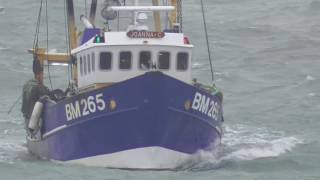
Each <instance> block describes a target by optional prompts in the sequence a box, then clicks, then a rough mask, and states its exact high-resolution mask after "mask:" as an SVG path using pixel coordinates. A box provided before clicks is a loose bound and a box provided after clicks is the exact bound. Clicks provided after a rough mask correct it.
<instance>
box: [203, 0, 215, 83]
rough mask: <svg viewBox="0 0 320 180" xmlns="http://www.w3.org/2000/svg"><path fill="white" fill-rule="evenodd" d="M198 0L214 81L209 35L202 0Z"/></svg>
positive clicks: (212, 74)
mask: <svg viewBox="0 0 320 180" xmlns="http://www.w3.org/2000/svg"><path fill="white" fill-rule="evenodd" d="M200 2H201V9H202V19H203V25H204V31H205V35H206V41H207V50H208V56H209V63H210V69H211V78H212V82H213V81H214V72H213V66H212V59H211V51H210V43H209V36H208V31H207V23H206V17H205V12H204V5H203V0H200Z"/></svg>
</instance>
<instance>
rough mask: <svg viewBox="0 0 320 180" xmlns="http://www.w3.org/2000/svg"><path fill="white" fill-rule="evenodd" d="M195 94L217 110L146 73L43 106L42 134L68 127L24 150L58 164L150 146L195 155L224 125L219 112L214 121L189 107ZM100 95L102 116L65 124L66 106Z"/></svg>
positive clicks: (187, 89)
mask: <svg viewBox="0 0 320 180" xmlns="http://www.w3.org/2000/svg"><path fill="white" fill-rule="evenodd" d="M197 92H199V93H201V94H203V95H205V96H207V97H210V99H212V100H214V101H215V102H217V103H218V104H219V105H220V106H221V103H222V102H221V100H220V99H219V97H218V96H215V95H211V94H208V93H207V92H205V91H203V90H200V89H198V88H196V87H194V86H191V85H189V84H186V83H183V82H181V81H178V80H176V79H174V78H172V77H169V76H167V75H164V74H162V73H160V72H150V73H146V74H144V75H142V76H139V77H135V78H132V79H129V80H126V81H124V82H120V83H117V84H114V85H113V86H110V87H107V88H103V89H100V90H95V91H91V92H88V93H83V94H79V95H77V96H74V97H71V98H68V99H65V100H63V101H60V102H59V103H57V104H53V103H50V102H47V103H46V104H45V108H44V109H45V111H44V113H43V119H44V123H43V127H42V129H41V131H42V133H43V134H45V133H47V132H50V131H52V130H53V129H55V128H57V127H60V126H62V125H67V127H66V128H65V129H62V130H60V131H57V132H56V133H54V134H52V135H50V136H48V137H46V138H44V139H43V140H41V141H38V142H32V141H28V148H29V149H30V150H31V152H33V153H35V154H37V155H39V156H41V157H45V158H48V159H54V160H60V161H67V160H74V159H79V158H85V157H90V156H95V155H102V154H110V153H115V152H119V151H123V150H129V149H134V148H141V147H151V146H160V147H163V148H167V149H171V150H174V151H178V152H183V153H187V154H193V153H195V152H197V151H198V150H204V149H206V148H209V147H210V145H211V144H212V143H215V142H216V143H219V142H220V139H221V134H220V132H219V131H217V129H216V127H220V126H221V123H222V108H221V109H219V113H218V114H219V116H218V120H217V121H216V120H213V119H212V118H210V117H209V116H207V115H206V114H204V113H201V112H200V111H196V110H194V109H192V108H189V107H190V106H191V105H192V104H190V103H192V101H193V99H194V97H195V94H196V93H197ZM99 93H103V99H104V101H105V102H106V109H105V110H104V111H102V112H98V111H97V112H95V113H92V114H89V115H87V116H85V117H81V118H78V119H75V120H71V121H67V117H66V109H65V106H66V104H68V103H74V102H75V101H80V100H81V99H86V98H87V97H88V96H95V95H96V94H99ZM112 100H113V101H114V102H116V108H115V109H114V110H112V109H111V108H110V101H112ZM188 104H189V106H188ZM221 107H222V106H221ZM82 108H83V107H82V106H81V108H80V109H82Z"/></svg>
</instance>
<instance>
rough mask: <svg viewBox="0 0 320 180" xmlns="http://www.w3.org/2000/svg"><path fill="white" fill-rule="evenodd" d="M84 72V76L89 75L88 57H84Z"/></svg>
mask: <svg viewBox="0 0 320 180" xmlns="http://www.w3.org/2000/svg"><path fill="white" fill-rule="evenodd" d="M83 72H84V75H86V74H87V59H86V56H83Z"/></svg>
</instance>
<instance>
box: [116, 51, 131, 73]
mask: <svg viewBox="0 0 320 180" xmlns="http://www.w3.org/2000/svg"><path fill="white" fill-rule="evenodd" d="M119 57H120V61H119V68H120V69H131V64H132V53H131V52H130V51H123V52H120V56H119Z"/></svg>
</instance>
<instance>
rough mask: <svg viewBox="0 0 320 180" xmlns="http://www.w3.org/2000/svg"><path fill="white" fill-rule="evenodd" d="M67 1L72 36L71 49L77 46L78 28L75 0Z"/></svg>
mask: <svg viewBox="0 0 320 180" xmlns="http://www.w3.org/2000/svg"><path fill="white" fill-rule="evenodd" d="M66 2H67V16H68V31H69V37H70V47H71V49H75V48H77V28H76V23H75V17H74V7H73V0H66Z"/></svg>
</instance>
